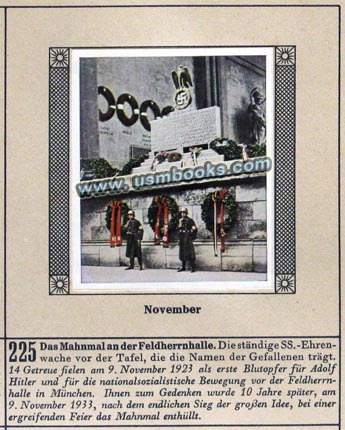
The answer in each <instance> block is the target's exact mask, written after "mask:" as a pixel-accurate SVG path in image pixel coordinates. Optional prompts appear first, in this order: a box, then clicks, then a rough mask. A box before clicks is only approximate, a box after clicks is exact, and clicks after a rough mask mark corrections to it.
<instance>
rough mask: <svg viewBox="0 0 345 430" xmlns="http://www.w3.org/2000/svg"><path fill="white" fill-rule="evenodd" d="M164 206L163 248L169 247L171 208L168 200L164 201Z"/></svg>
mask: <svg viewBox="0 0 345 430" xmlns="http://www.w3.org/2000/svg"><path fill="white" fill-rule="evenodd" d="M162 206H163V247H164V248H168V247H169V206H168V202H167V201H166V199H165V198H164V197H163V199H162Z"/></svg>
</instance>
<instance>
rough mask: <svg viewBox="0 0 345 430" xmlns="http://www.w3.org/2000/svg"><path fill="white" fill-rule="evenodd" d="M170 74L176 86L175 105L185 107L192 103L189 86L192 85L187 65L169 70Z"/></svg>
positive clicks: (178, 107)
mask: <svg viewBox="0 0 345 430" xmlns="http://www.w3.org/2000/svg"><path fill="white" fill-rule="evenodd" d="M171 75H172V79H173V82H174V85H175V88H176V93H175V107H176V108H177V109H186V107H188V106H189V105H190V104H191V103H192V94H191V92H190V89H189V88H190V87H192V86H193V83H192V78H191V75H190V72H189V70H188V67H187V66H178V68H177V70H176V71H175V70H173V71H172V72H171Z"/></svg>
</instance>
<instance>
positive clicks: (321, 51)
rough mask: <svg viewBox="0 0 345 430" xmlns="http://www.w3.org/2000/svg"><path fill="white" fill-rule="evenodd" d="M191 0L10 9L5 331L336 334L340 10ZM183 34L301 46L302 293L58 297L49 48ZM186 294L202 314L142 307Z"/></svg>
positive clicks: (200, 39) (195, 39)
mask: <svg viewBox="0 0 345 430" xmlns="http://www.w3.org/2000/svg"><path fill="white" fill-rule="evenodd" d="M20 4H21V3H20V2H16V3H15V5H16V6H19V5H20ZM35 4H38V3H36V2H31V3H30V6H34V5H35ZM49 4H51V5H52V4H55V5H56V4H57V2H54V3H53V2H46V5H49ZM59 4H61V5H63V4H64V3H62V2H61V3H59ZM65 4H68V5H73V4H75V5H77V4H79V5H82V2H68V3H65ZM88 4H90V5H91V4H94V5H96V4H97V2H91V1H90V2H88ZM103 4H107V3H106V2H104V3H103ZM108 4H109V2H108ZM128 4H130V3H128ZM160 4H161V3H160ZM201 4H202V3H199V5H201ZM242 4H244V3H242ZM267 4H268V3H267ZM304 4H308V3H304ZM4 5H5V4H4ZM6 5H14V2H13V3H11V2H9V3H7V4H6ZM213 5H218V6H219V5H221V2H213ZM234 5H235V3H232V6H234ZM188 6H189V7H175V8H172V7H168V8H165V7H131V8H128V7H112V8H72V7H69V8H54V7H52V8H49V7H46V8H33V7H29V8H19V7H16V8H9V9H7V12H6V26H7V76H6V82H7V87H6V91H7V112H6V114H7V116H6V118H7V139H6V150H7V165H6V173H7V194H6V203H7V212H6V215H7V218H6V219H7V242H6V243H7V290H6V291H7V315H6V317H7V318H6V320H7V336H10V337H17V336H18V337H26V336H37V337H40V336H47V337H52V336H58V337H64V336H76V337H77V336H103V337H104V336H147V335H150V336H160V335H164V336H178V335H186V334H188V335H192V336H208V335H212V336H249V335H251V336H253V335H255V336H261V335H264V336H288V335H295V336H300V335H301V336H303V335H304V336H312V335H314V336H316V335H317V336H323V335H328V336H329V335H337V334H338V331H339V318H338V281H339V274H338V192H339V190H338V185H337V183H338V60H339V59H338V55H339V53H338V43H339V40H338V37H339V33H338V32H339V29H338V23H339V9H338V8H337V7H291V6H292V3H290V7H253V6H251V7H191V4H188ZM0 17H1V22H0V25H1V29H0V30H1V37H3V33H4V32H3V26H4V11H3V10H2V11H1V15H0ZM2 43H3V40H2ZM185 45H190V46H204V45H217V46H243V45H245V46H250V45H296V47H297V48H296V53H297V55H296V64H297V100H296V109H297V111H296V130H297V133H296V142H297V143H296V166H297V169H296V219H297V225H296V239H297V249H296V251H297V271H296V278H297V293H296V294H295V295H261V296H260V295H186V296H181V295H178V296H174V295H155V296H140V295H136V296H114V295H112V296H108V297H107V296H64V297H57V296H49V295H48V151H49V142H48V136H49V134H48V51H49V47H102V46H107V47H110V46H114V47H126V46H162V47H164V46H185ZM0 61H3V56H1V59H0ZM0 66H1V67H0V70H1V73H2V70H3V64H1V65H0ZM0 78H1V80H3V79H2V77H0ZM1 125H2V124H1V123H0V126H1ZM1 159H2V158H1ZM210 288H212V285H211V284H210ZM183 303H184V304H186V305H193V306H201V307H202V312H201V314H200V315H180V316H176V315H165V316H162V315H155V316H149V315H144V306H143V305H144V304H152V305H160V306H167V305H178V304H183Z"/></svg>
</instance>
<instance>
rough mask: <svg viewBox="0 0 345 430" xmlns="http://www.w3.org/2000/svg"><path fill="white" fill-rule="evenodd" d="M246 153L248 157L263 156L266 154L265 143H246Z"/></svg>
mask: <svg viewBox="0 0 345 430" xmlns="http://www.w3.org/2000/svg"><path fill="white" fill-rule="evenodd" d="M247 154H248V156H249V157H250V158H254V157H264V156H265V155H266V145H256V144H255V143H253V144H251V145H248V146H247Z"/></svg>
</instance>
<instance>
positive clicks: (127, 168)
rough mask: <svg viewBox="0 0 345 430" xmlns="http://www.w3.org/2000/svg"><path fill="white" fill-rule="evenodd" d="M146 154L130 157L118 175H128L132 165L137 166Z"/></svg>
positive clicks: (146, 156)
mask: <svg viewBox="0 0 345 430" xmlns="http://www.w3.org/2000/svg"><path fill="white" fill-rule="evenodd" d="M148 157H149V156H148V154H145V155H142V156H141V157H139V158H131V159H130V160H129V161H128V162H127V163H126V164H125V165H124V166H123V167H122V169H121V171H120V173H119V176H126V175H130V174H131V172H132V169H133V168H134V167H139V166H140V164H141V163H142V162H143V161H144V160H146V159H147V158H148Z"/></svg>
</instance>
